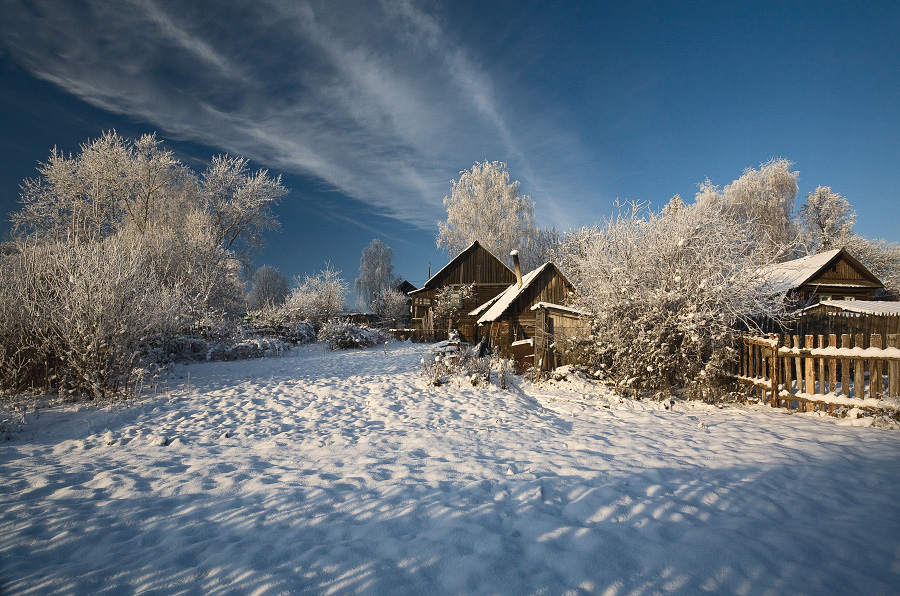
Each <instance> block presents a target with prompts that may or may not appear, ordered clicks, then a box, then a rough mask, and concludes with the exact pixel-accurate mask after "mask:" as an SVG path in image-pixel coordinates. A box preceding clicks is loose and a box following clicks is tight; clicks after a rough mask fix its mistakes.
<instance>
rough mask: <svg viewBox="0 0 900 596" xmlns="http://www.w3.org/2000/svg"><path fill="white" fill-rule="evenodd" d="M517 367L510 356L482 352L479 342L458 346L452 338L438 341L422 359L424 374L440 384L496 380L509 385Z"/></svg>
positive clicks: (494, 381)
mask: <svg viewBox="0 0 900 596" xmlns="http://www.w3.org/2000/svg"><path fill="white" fill-rule="evenodd" d="M514 371H515V363H513V362H512V361H510V360H507V359H505V358H500V357H499V356H496V355H492V354H488V355H480V354H479V349H478V347H477V346H474V347H473V346H468V345H465V344H463V345H460V346H455V345H452V344H451V343H450V342H448V341H443V342H439V343H437V344H435V347H434V349H433V350H432V354H431V356H430V357H427V358H423V359H422V376H423V377H424V378H425V379H426V381H428V384H429V385H434V386H436V387H439V386H441V385H445V384H447V383H449V382H451V381H452V382H455V383H457V384H458V385H471V386H473V387H478V386H487V385H490V384H491V383H496V384H497V386H499V387H500V388H501V389H508V388H509V384H510V378H511V377H512V376H513V374H514Z"/></svg>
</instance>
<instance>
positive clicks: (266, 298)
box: [247, 265, 291, 310]
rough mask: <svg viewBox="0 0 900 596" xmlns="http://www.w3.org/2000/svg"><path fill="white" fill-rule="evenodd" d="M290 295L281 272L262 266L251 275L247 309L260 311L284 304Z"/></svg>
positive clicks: (285, 279)
mask: <svg viewBox="0 0 900 596" xmlns="http://www.w3.org/2000/svg"><path fill="white" fill-rule="evenodd" d="M290 293H291V290H290V288H289V287H288V280H287V278H286V277H285V276H284V274H283V273H281V271H279V270H278V269H277V268H275V267H272V266H271V265H263V266H262V267H260V268H259V269H257V270H256V271H255V272H254V273H253V281H252V285H251V286H250V293H249V294H248V295H247V308H248V309H249V310H260V309H263V308H267V307H268V308H271V307H274V306H280V305H282V304H284V301H285V299H287V297H288V295H289V294H290Z"/></svg>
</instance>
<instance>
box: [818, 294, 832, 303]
mask: <svg viewBox="0 0 900 596" xmlns="http://www.w3.org/2000/svg"><path fill="white" fill-rule="evenodd" d="M819 300H820V301H822V302H824V301H826V300H831V296H828V295H822V296H820V297H819Z"/></svg>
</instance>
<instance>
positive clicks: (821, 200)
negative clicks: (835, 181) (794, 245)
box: [797, 186, 856, 254]
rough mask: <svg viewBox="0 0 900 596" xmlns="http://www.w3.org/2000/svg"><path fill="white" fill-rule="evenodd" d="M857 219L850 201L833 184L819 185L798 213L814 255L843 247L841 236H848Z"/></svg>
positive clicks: (802, 231)
mask: <svg viewBox="0 0 900 596" xmlns="http://www.w3.org/2000/svg"><path fill="white" fill-rule="evenodd" d="M855 222H856V213H855V212H854V211H853V208H852V207H851V206H850V201H848V200H847V199H846V198H844V197H842V196H841V195H839V194H838V193H836V192H832V190H831V187H830V186H819V187H817V188H816V190H814V191H813V192H811V193H809V195H808V196H807V197H806V201H805V202H804V203H803V205H802V206H801V207H800V210H799V211H798V212H797V223H798V225H799V227H800V234H801V238H802V240H803V244H804V246H805V247H806V250H807V251H808V252H809V253H811V254H813V253H817V252H821V251H823V250H831V249H832V248H840V246H838V243H839V242H840V241H841V238H843V237H846V236H848V235H849V234H850V233H851V232H852V230H853V224H854V223H855Z"/></svg>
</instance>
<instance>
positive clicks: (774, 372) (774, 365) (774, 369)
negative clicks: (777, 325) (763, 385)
mask: <svg viewBox="0 0 900 596" xmlns="http://www.w3.org/2000/svg"><path fill="white" fill-rule="evenodd" d="M770 337H771V339H772V340H773V341H774V345H773V346H772V359H771V361H770V362H771V365H770V367H769V375H770V376H771V377H772V379H771V380H772V402H773V403H777V402H778V394H779V391H778V385H779V377H780V376H781V373H780V369H781V367H780V366H779V365H778V348H779V347H780V346H781V336H780V335H778V334H776V333H772V334H771V335H770Z"/></svg>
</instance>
